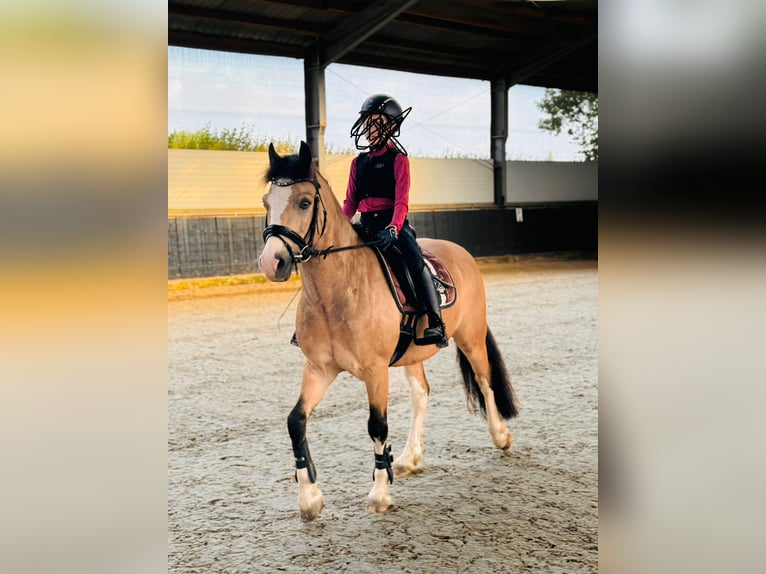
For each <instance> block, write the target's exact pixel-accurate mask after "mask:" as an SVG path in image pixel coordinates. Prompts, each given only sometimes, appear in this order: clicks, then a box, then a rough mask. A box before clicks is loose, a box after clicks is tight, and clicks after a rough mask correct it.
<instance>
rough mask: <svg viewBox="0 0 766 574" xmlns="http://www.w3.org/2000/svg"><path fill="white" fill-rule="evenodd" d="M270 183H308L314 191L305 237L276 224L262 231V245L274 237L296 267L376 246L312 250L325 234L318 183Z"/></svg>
mask: <svg viewBox="0 0 766 574" xmlns="http://www.w3.org/2000/svg"><path fill="white" fill-rule="evenodd" d="M270 181H271V183H272V184H273V185H276V186H278V187H290V186H292V185H295V184H296V183H303V182H305V181H308V182H309V183H311V184H313V185H314V189H315V190H316V191H315V193H314V211H313V213H312V214H311V224H310V225H309V229H308V231H307V232H306V235H304V236H303V237H301V236H300V235H298V234H297V233H296V232H295V231H293V230H292V229H290V228H289V227H285V226H284V225H277V224H271V225H267V226H266V227H265V228H264V230H263V241H264V243H265V242H266V241H268V240H269V238H271V237H276V238H277V239H279V240H280V241H281V242H282V243H284V245H285V247H286V248H287V252H288V253H289V254H290V259H292V262H293V263H294V264H295V265H297V264H298V263H305V262H306V261H308V260H310V259H311V258H312V257H317V256H319V257H323V258H325V257H327V256H328V255H329V254H330V253H337V252H338V251H346V250H348V249H360V248H362V247H371V246H373V245H377V244H378V243H379V242H378V241H372V242H370V243H362V244H360V245H347V246H345V247H333V246H332V245H331V246H330V247H328V248H327V249H315V248H314V239H316V238H318V237H322V235H324V232H325V228H326V226H327V208H326V207H325V205H324V201H323V200H322V195H321V194H320V193H319V188H320V187H321V186H320V185H319V182H318V181H317V180H316V179H308V178H303V179H291V180H286V179H285V178H283V177H275V178H272V179H271V180H270ZM320 205H321V206H322V228H321V230H320V231H319V235H317V227H318V226H319V206H320ZM285 239H289V240H290V241H291V242H293V243H294V244H295V245H296V246H297V247H298V253H295V252H294V251H293V249H292V248H291V247H290V244H289V243H288V242H287V241H285Z"/></svg>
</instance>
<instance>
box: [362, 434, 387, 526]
mask: <svg viewBox="0 0 766 574" xmlns="http://www.w3.org/2000/svg"><path fill="white" fill-rule="evenodd" d="M375 454H383V445H382V444H380V442H379V441H377V440H376V441H375ZM373 477H374V479H373V480H374V484H373V486H372V490H371V491H370V494H368V495H367V512H373V513H377V512H386V511H387V510H388V509H389V508H390V507H391V495H390V494H389V493H388V473H387V472H386V471H385V469H378V468H376V469H375V470H374V471H373Z"/></svg>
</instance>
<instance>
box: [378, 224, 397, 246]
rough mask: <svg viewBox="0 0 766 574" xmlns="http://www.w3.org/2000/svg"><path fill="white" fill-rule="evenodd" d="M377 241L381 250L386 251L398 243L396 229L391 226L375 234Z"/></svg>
mask: <svg viewBox="0 0 766 574" xmlns="http://www.w3.org/2000/svg"><path fill="white" fill-rule="evenodd" d="M375 239H376V240H377V242H378V247H379V248H380V250H381V251H386V250H387V249H388V248H389V247H391V246H392V245H393V244H394V242H395V241H396V227H394V226H393V225H389V226H388V227H386V228H385V229H381V230H380V231H378V232H377V233H376V234H375Z"/></svg>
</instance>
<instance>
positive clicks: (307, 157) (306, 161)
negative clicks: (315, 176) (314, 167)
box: [298, 141, 311, 175]
mask: <svg viewBox="0 0 766 574" xmlns="http://www.w3.org/2000/svg"><path fill="white" fill-rule="evenodd" d="M298 156H299V158H300V169H301V171H302V172H303V173H305V174H306V175H309V174H310V173H311V148H309V144H307V143H306V142H304V141H302V142H301V149H300V152H298Z"/></svg>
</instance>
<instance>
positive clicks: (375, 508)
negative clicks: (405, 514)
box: [367, 495, 391, 514]
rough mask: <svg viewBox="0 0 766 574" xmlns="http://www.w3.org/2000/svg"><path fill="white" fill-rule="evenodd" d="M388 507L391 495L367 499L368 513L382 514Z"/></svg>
mask: <svg viewBox="0 0 766 574" xmlns="http://www.w3.org/2000/svg"><path fill="white" fill-rule="evenodd" d="M389 508H391V497H390V496H388V495H386V496H384V497H382V498H379V499H377V500H368V501H367V512H369V513H370V514H382V513H383V512H387V511H388V509H389Z"/></svg>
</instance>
